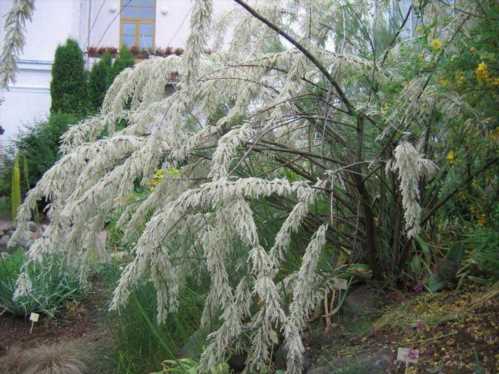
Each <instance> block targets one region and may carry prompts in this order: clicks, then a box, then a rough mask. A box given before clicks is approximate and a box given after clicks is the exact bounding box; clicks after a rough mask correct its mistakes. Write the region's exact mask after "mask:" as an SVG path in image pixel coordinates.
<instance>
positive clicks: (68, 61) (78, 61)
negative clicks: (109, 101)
mask: <svg viewBox="0 0 499 374" xmlns="http://www.w3.org/2000/svg"><path fill="white" fill-rule="evenodd" d="M84 65H85V63H84V60H83V52H82V51H81V49H80V47H79V46H78V43H77V42H76V41H74V40H72V39H68V40H67V41H66V44H64V45H60V46H58V47H57V50H56V52H55V58H54V64H53V65H52V81H51V83H50V96H51V99H52V106H51V108H50V111H51V112H52V113H71V114H74V115H78V116H82V115H85V113H87V111H88V95H87V84H86V72H85V66H84Z"/></svg>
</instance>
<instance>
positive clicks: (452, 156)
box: [447, 150, 456, 165]
mask: <svg viewBox="0 0 499 374" xmlns="http://www.w3.org/2000/svg"><path fill="white" fill-rule="evenodd" d="M447 161H448V162H449V164H451V165H452V164H453V163H454V162H455V161H456V154H455V153H454V151H453V150H450V151H449V153H447Z"/></svg>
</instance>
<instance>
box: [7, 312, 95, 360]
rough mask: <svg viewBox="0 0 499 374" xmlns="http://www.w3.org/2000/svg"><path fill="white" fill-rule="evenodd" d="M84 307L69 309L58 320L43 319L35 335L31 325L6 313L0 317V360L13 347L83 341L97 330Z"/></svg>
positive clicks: (34, 328)
mask: <svg viewBox="0 0 499 374" xmlns="http://www.w3.org/2000/svg"><path fill="white" fill-rule="evenodd" d="M91 317H92V315H91V313H88V310H86V309H85V307H84V306H83V305H78V304H73V305H68V307H67V308H66V310H65V311H64V313H61V314H60V315H59V316H58V317H57V318H55V319H49V318H47V317H44V316H41V317H40V321H39V322H37V323H36V324H35V325H34V327H33V331H32V333H30V328H31V322H30V321H29V320H28V319H24V318H22V317H13V316H11V315H9V314H7V313H4V314H3V315H2V316H0V356H1V355H2V354H3V353H5V352H6V351H7V350H8V349H10V348H11V347H13V346H17V347H20V348H23V349H25V348H31V347H33V346H37V345H41V344H46V343H57V342H60V341H62V340H65V339H75V338H81V337H83V336H85V335H88V334H89V333H91V332H92V331H93V330H94V329H95V323H96V322H95V321H94V320H92V318H91Z"/></svg>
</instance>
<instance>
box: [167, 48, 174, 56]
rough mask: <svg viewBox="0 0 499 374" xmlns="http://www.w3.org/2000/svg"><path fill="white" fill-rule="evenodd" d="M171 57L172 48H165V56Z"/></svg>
mask: <svg viewBox="0 0 499 374" xmlns="http://www.w3.org/2000/svg"><path fill="white" fill-rule="evenodd" d="M170 55H173V48H172V47H166V48H165V56H170Z"/></svg>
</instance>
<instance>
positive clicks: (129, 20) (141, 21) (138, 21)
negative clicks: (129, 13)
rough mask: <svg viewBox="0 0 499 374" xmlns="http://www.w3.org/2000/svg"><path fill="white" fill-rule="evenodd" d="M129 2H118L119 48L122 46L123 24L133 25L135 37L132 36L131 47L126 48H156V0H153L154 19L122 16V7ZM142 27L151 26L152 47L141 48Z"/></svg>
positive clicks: (125, 0)
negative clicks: (132, 42)
mask: <svg viewBox="0 0 499 374" xmlns="http://www.w3.org/2000/svg"><path fill="white" fill-rule="evenodd" d="M128 1H129V0H121V1H120V47H121V46H124V45H125V43H124V31H125V30H124V29H125V24H133V25H135V35H134V44H133V45H132V46H127V48H133V47H136V48H139V49H149V48H152V49H154V48H156V13H157V0H154V5H153V9H154V17H153V18H143V17H125V16H123V14H122V12H123V9H124V8H123V6H124V4H125V3H126V2H128ZM142 25H152V30H153V32H152V47H147V48H146V47H142V46H141V45H140V31H141V26H142Z"/></svg>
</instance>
